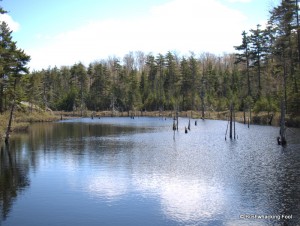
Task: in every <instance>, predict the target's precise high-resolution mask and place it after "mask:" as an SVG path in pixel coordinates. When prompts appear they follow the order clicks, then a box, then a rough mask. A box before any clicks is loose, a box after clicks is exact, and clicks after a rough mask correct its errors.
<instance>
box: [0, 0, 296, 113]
mask: <svg viewBox="0 0 300 226" xmlns="http://www.w3.org/2000/svg"><path fill="white" fill-rule="evenodd" d="M298 12H299V7H298V1H295V0H284V1H282V2H281V3H280V4H279V5H278V6H276V7H274V8H273V9H272V10H270V14H269V15H270V16H269V20H268V24H267V25H266V26H265V27H263V26H262V25H257V26H256V27H255V28H253V29H251V30H249V31H241V42H240V43H237V45H236V46H235V47H234V48H235V50H236V52H235V53H231V54H223V55H222V56H217V55H214V54H211V53H208V52H203V53H194V52H190V54H188V55H185V56H182V55H179V54H177V53H176V52H172V51H169V52H167V53H163V54H152V53H144V52H142V51H137V52H129V53H128V54H126V55H125V56H123V58H119V57H108V58H107V59H102V60H98V61H95V62H91V63H90V64H89V65H88V66H85V65H84V64H82V63H81V62H76V63H75V62H74V65H71V66H67V65H66V66H62V67H60V68H57V67H49V68H46V69H43V70H39V71H31V72H30V70H29V68H28V67H26V64H27V63H28V62H29V60H30V56H28V55H26V54H25V53H24V51H23V50H21V49H18V48H17V46H16V42H14V41H13V40H12V34H11V33H12V31H11V30H10V29H9V27H8V25H7V24H6V23H5V22H1V24H0V113H3V112H6V111H9V110H11V108H12V106H20V105H21V103H24V102H26V103H29V105H30V106H31V107H32V108H33V107H36V106H38V107H39V108H42V109H51V110H53V111H75V110H76V111H81V112H82V111H83V110H91V111H103V110H116V111H129V110H138V111H154V110H155V111H156V110H161V111H164V110H175V109H176V110H179V111H186V110H197V111H198V110H205V111H216V112H218V111H225V110H228V109H229V106H230V105H231V104H233V106H234V108H235V109H236V110H238V111H248V110H249V109H251V110H252V111H254V112H256V113H258V112H262V111H263V112H268V113H272V114H274V113H276V112H280V106H281V103H282V102H283V103H284V105H285V111H286V113H287V114H289V115H292V116H299V109H300V101H299V100H300V94H299V79H300V29H299V15H298ZM1 13H6V12H5V10H4V9H2V8H1ZM200 41H201V40H199V42H200ZM220 41H222V40H221V38H220ZM45 54H47V53H45Z"/></svg>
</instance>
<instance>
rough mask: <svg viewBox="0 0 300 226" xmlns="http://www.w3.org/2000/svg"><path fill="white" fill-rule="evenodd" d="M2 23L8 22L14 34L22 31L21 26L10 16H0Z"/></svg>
mask: <svg viewBox="0 0 300 226" xmlns="http://www.w3.org/2000/svg"><path fill="white" fill-rule="evenodd" d="M0 21H4V22H6V23H7V24H8V26H9V28H10V29H11V30H12V31H14V32H16V31H18V30H19V29H20V24H19V23H18V22H16V21H14V20H13V18H12V17H11V16H10V15H8V14H0Z"/></svg>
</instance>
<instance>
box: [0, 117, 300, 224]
mask: <svg viewBox="0 0 300 226" xmlns="http://www.w3.org/2000/svg"><path fill="white" fill-rule="evenodd" d="M187 122H188V121H187V119H182V120H181V126H182V128H180V129H182V130H180V131H181V132H179V133H176V139H175V140H174V139H173V133H172V127H171V126H172V119H170V120H158V119H156V118H140V119H136V120H130V119H123V118H107V119H101V120H90V119H83V120H73V121H64V122H62V123H50V124H37V125H34V126H33V127H32V128H31V130H30V134H29V135H28V136H27V137H22V138H20V139H17V141H18V142H17V143H16V144H18V145H16V144H15V145H14V146H13V150H14V152H10V153H14V156H15V157H11V159H14V158H15V159H16V161H15V162H16V164H15V165H16V166H15V167H14V168H15V169H18V170H19V173H15V174H14V175H15V179H13V178H12V179H10V180H11V181H16V178H17V175H23V180H21V179H17V181H20V182H18V183H19V185H18V186H19V188H20V187H25V186H28V183H29V180H30V181H32V183H33V184H35V186H36V184H37V183H38V184H39V186H40V187H41V189H40V190H35V191H37V193H36V194H32V193H30V192H28V193H26V192H25V193H24V195H25V196H26V197H27V199H26V200H30V202H27V203H23V205H26V206H29V207H34V206H39V205H40V204H39V203H37V201H36V200H39V198H40V196H42V197H43V199H45V201H46V202H47V203H50V204H51V205H49V207H47V206H43V207H42V208H36V211H37V212H36V214H44V213H45V212H46V213H47V211H49V209H50V208H54V209H58V210H62V212H63V214H59V213H57V214H58V216H57V217H58V218H59V219H62V222H61V223H62V224H64V225H68V224H70V220H69V219H71V218H72V219H74V221H75V222H76V219H77V220H78V222H80V219H82V218H83V217H85V216H87V215H88V216H89V219H94V221H93V222H89V225H99V224H100V223H102V224H105V225H114V223H115V224H116V225H138V224H137V223H133V222H140V223H141V224H145V222H150V223H148V224H149V225H153V224H154V222H156V225H157V224H158V225H189V224H190V225H277V224H280V223H288V224H289V225H297V224H299V223H300V222H299V218H300V215H299V212H300V208H299V205H298V204H299V203H300V197H299V196H300V187H299V184H300V174H299V173H300V170H299V169H300V161H299V160H300V152H299V147H300V146H299V140H297V139H295V138H293V139H292V140H293V142H292V143H291V144H289V145H288V147H287V148H285V149H282V147H281V146H280V147H279V146H277V145H276V140H275V139H274V138H275V137H276V135H277V133H278V130H277V128H273V127H258V126H253V127H251V129H250V130H249V129H248V128H247V126H244V125H241V124H238V125H237V131H238V134H239V140H235V141H232V142H230V141H224V131H225V130H226V125H227V124H226V122H222V121H210V120H206V121H201V122H198V126H197V127H192V130H191V131H190V132H189V134H184V132H183V129H184V125H185V124H187ZM192 124H193V123H192ZM121 125H122V126H121ZM299 135H300V130H296V134H295V136H296V137H297V136H298V137H299ZM262 138H263V139H262ZM5 153H6V154H5ZM4 155H5V156H6V157H5V159H6V160H3V159H4V158H3V156H4ZM2 161H3V164H2ZM4 162H6V163H4ZM10 165H13V164H10V163H9V156H7V152H5V150H4V149H2V150H1V182H2V178H5V176H2V175H5V174H3V172H4V168H5V167H6V168H9V167H8V166H10ZM30 170H32V171H34V172H36V175H35V177H32V176H28V175H30V174H29V173H28V172H29V171H30ZM15 171H16V170H15ZM10 177H11V176H10ZM19 177H20V176H19ZM49 180H51V185H52V186H49ZM22 181H23V182H22ZM26 182H27V184H26ZM5 184H6V183H5ZM15 187H16V185H14V186H10V187H9V188H7V190H10V191H11V192H12V193H13V191H14V189H15ZM56 187H59V189H58V188H57V189H56ZM30 189H31V187H30V186H29V187H28V190H30ZM32 189H33V188H32ZM34 189H37V188H36V187H34ZM0 190H1V192H2V190H3V189H2V184H1V188H0ZM19 190H20V189H19ZM45 193H46V194H47V195H46V196H45V195H44V194H45ZM1 194H2V193H1ZM18 194H19V193H18ZM39 195H40V196H39ZM47 197H49V198H47ZM51 197H59V200H60V201H59V202H56V203H52V202H51V200H50V199H51ZM48 199H49V200H48ZM2 200H3V199H1V201H2ZM11 200H13V198H11ZM20 202H21V201H20ZM23 202H24V201H23ZM11 203H12V202H11ZM66 203H72V206H68V208H69V209H68V211H66V210H65V209H64V208H63V207H65V204H66ZM111 204H113V205H111ZM15 205H16V206H18V205H20V206H22V203H21V204H20V203H19V202H15ZM81 206H83V207H84V208H80V207H81ZM112 206H113V207H112ZM10 209H12V208H10ZM16 209H18V208H16ZM20 209H21V208H19V209H18V210H19V212H16V210H15V211H13V210H12V211H11V216H10V217H6V218H7V220H6V221H4V225H6V224H5V223H6V222H7V225H13V223H11V222H14V223H20V221H18V219H22V218H18V217H17V216H18V214H20ZM78 209H80V211H79V210H78ZM100 209H101V211H100ZM27 211H30V208H29V209H28V210H27ZM78 211H79V212H78ZM7 212H9V211H7ZM21 212H22V211H21ZM75 213H76V214H75ZM241 214H262V215H266V214H269V215H274V214H277V215H278V214H279V215H282V214H285V215H288V214H289V215H293V219H292V220H283V219H281V220H280V221H278V220H277V221H275V220H259V221H258V220H255V219H240V215H241ZM6 216H7V214H6ZM46 218H47V217H46ZM100 218H101V220H100ZM116 218H119V219H120V220H119V221H116V220H115V219H116ZM132 218H134V219H135V220H136V221H133V220H132ZM23 219H27V220H28V218H26V216H23ZM64 219H65V220H64ZM47 220H49V221H51V219H50V217H49V218H47ZM28 221H29V222H32V221H33V222H34V219H31V220H28ZM72 222H73V221H72ZM152 223H153V224H152ZM51 225H59V224H57V223H55V222H54V223H53V222H52V224H51ZM72 225H76V223H74V222H73V224H72ZM77 225H79V223H78V224H77Z"/></svg>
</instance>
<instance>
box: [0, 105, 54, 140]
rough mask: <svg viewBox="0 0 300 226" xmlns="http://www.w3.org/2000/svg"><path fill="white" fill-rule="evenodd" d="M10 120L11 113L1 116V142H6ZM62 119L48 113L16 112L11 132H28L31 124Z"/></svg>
mask: <svg viewBox="0 0 300 226" xmlns="http://www.w3.org/2000/svg"><path fill="white" fill-rule="evenodd" d="M8 119H9V112H5V113H3V114H2V115H0V133H1V136H0V141H2V140H4V137H5V133H6V128H7V123H8ZM59 119H60V118H59V117H58V116H57V115H56V114H54V113H52V112H46V111H33V112H23V111H16V112H15V113H14V117H13V123H12V129H11V132H12V133H14V132H22V131H27V130H28V127H29V125H30V124H31V123H34V122H52V121H56V120H59Z"/></svg>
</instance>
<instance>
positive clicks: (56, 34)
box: [0, 0, 278, 70]
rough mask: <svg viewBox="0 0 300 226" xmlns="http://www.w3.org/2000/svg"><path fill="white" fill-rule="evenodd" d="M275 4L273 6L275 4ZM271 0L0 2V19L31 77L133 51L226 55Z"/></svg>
mask: <svg viewBox="0 0 300 226" xmlns="http://www.w3.org/2000/svg"><path fill="white" fill-rule="evenodd" d="M277 1H278V0H277ZM274 4H276V0H151V1H150V0H122V1H121V0H76V1H74V0H51V1H41V0H26V1H24V0H3V1H1V2H0V5H1V6H2V7H3V8H4V9H5V10H7V11H8V14H7V15H4V16H3V15H2V16H1V17H0V20H2V21H6V22H7V23H8V24H9V26H10V28H11V30H13V33H12V34H13V40H14V41H17V46H18V47H19V48H21V49H23V50H24V51H25V52H26V53H27V54H28V55H30V56H31V61H30V63H29V67H30V69H31V70H40V69H47V68H48V67H54V66H57V67H60V66H71V65H73V64H75V63H78V62H82V63H83V64H85V65H86V66H87V65H88V64H89V63H92V62H94V61H99V60H101V59H107V58H108V57H119V58H121V59H122V57H123V56H124V55H125V54H127V53H129V52H135V51H142V52H144V53H146V54H147V53H153V54H157V53H162V54H165V53H167V52H168V51H171V52H176V53H178V54H180V55H186V54H187V55H188V54H189V53H190V52H193V53H195V54H201V53H203V52H210V53H213V54H216V55H223V54H224V53H232V52H234V46H237V45H240V44H241V37H242V36H241V33H242V31H243V30H246V31H249V30H250V29H255V27H256V25H257V24H261V25H264V24H265V23H266V21H267V20H268V18H269V13H268V11H269V10H270V9H271V8H272V6H274Z"/></svg>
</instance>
